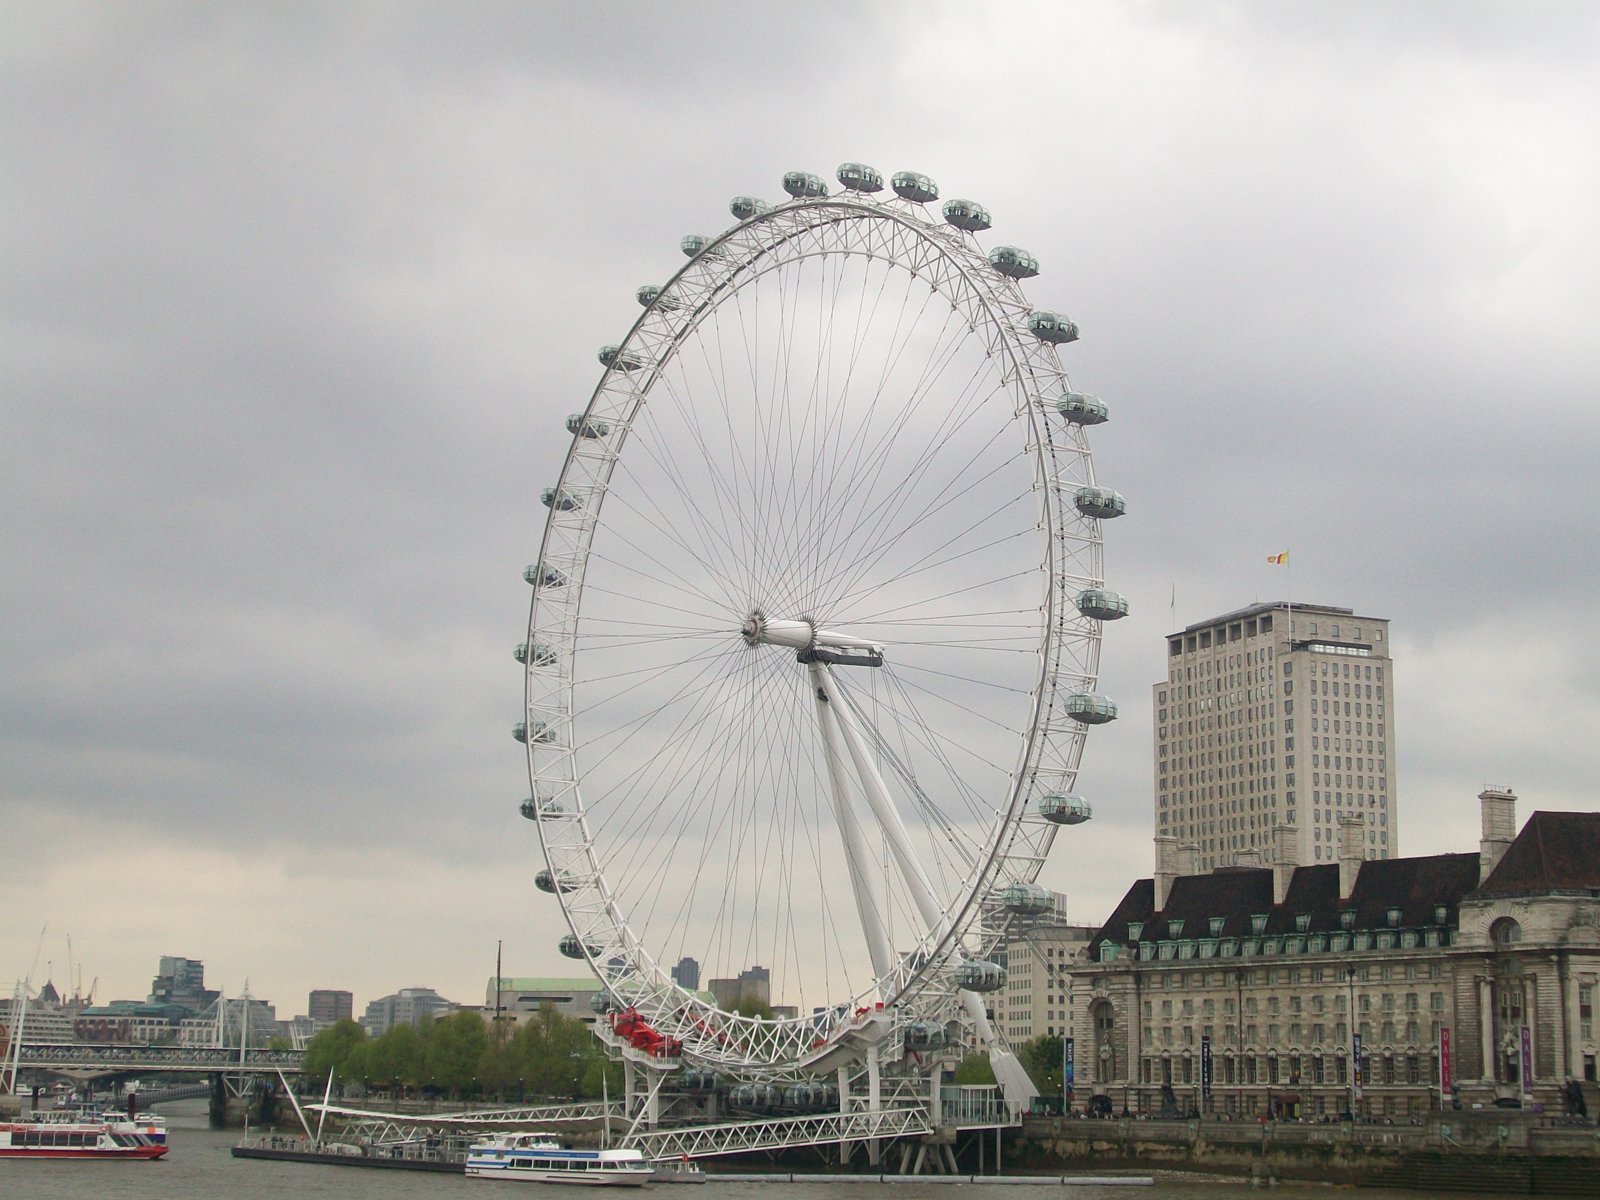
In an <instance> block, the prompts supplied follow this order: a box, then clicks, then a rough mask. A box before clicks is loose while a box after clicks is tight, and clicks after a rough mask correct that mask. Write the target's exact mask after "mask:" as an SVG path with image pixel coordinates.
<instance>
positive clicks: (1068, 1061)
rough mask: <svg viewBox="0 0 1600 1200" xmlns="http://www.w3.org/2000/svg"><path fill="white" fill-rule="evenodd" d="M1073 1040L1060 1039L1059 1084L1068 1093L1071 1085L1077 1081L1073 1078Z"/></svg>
mask: <svg viewBox="0 0 1600 1200" xmlns="http://www.w3.org/2000/svg"><path fill="white" fill-rule="evenodd" d="M1073 1042H1074V1039H1072V1038H1062V1039H1061V1086H1062V1087H1063V1088H1064V1089H1065V1090H1066V1092H1067V1093H1068V1095H1070V1094H1071V1093H1072V1085H1073V1084H1074V1083H1076V1082H1077V1080H1076V1079H1075V1078H1074V1076H1075V1074H1076V1073H1077V1063H1076V1061H1075V1059H1076V1049H1075V1047H1074V1045H1073Z"/></svg>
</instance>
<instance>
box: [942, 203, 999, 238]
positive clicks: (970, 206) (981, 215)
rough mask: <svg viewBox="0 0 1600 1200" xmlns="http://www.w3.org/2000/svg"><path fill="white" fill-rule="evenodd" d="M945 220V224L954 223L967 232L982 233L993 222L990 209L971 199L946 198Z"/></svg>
mask: <svg viewBox="0 0 1600 1200" xmlns="http://www.w3.org/2000/svg"><path fill="white" fill-rule="evenodd" d="M944 220H945V224H947V225H954V226H955V227H956V228H957V229H961V230H965V231H966V232H967V233H982V232H983V231H984V230H985V229H987V228H989V226H990V225H991V224H992V222H991V221H990V220H989V210H988V209H987V208H985V207H984V206H983V205H981V204H976V203H974V202H973V201H971V200H946V201H945V202H944Z"/></svg>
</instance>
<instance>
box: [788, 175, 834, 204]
mask: <svg viewBox="0 0 1600 1200" xmlns="http://www.w3.org/2000/svg"><path fill="white" fill-rule="evenodd" d="M783 190H784V191H786V192H788V193H789V195H791V196H793V197H794V198H795V199H796V200H804V199H807V198H808V197H809V198H812V199H815V198H817V197H821V196H826V195H827V194H828V185H827V184H825V183H823V182H822V180H820V179H818V178H817V177H816V176H815V175H811V174H808V173H807V172H805V171H790V172H789V173H788V174H786V175H785V176H784V177H783Z"/></svg>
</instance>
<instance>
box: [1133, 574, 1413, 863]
mask: <svg viewBox="0 0 1600 1200" xmlns="http://www.w3.org/2000/svg"><path fill="white" fill-rule="evenodd" d="M1392 667H1393V663H1392V661H1391V660H1390V658H1389V622H1388V621H1387V620H1385V619H1383V618H1381V617H1363V616H1358V615H1356V613H1355V612H1354V610H1352V609H1348V608H1330V607H1327V606H1326V605H1320V604H1292V605H1291V604H1288V603H1285V602H1281V601H1280V602H1277V603H1271V604H1256V605H1252V606H1251V607H1249V608H1244V609H1240V610H1239V611H1238V612H1231V613H1227V614H1225V615H1223V616H1220V617H1213V618H1212V619H1211V620H1209V621H1201V622H1199V623H1197V624H1194V625H1190V626H1188V627H1187V628H1186V629H1184V630H1183V631H1182V632H1181V633H1174V634H1170V635H1168V637H1167V677H1166V679H1165V680H1163V681H1162V682H1160V683H1157V684H1156V685H1155V688H1154V689H1153V690H1154V693H1155V695H1154V700H1155V704H1154V706H1153V712H1154V716H1155V755H1156V830H1155V831H1156V834H1157V835H1158V836H1167V837H1174V838H1176V839H1178V841H1179V843H1180V844H1181V845H1185V846H1193V847H1195V852H1194V856H1193V863H1194V867H1195V869H1196V870H1201V871H1206V870H1210V869H1212V868H1213V867H1219V866H1229V865H1234V864H1238V863H1248V864H1264V863H1267V862H1270V861H1272V859H1273V858H1274V857H1275V856H1278V855H1280V854H1281V853H1282V852H1281V851H1280V850H1279V849H1278V847H1280V846H1288V847H1289V852H1290V853H1293V854H1295V855H1296V860H1297V861H1298V862H1301V863H1319V862H1334V861H1337V858H1338V846H1339V842H1338V834H1337V833H1336V830H1337V829H1338V828H1339V820H1340V818H1341V817H1343V816H1344V815H1345V814H1346V813H1353V814H1358V815H1360V816H1361V817H1362V818H1363V820H1364V821H1365V822H1366V826H1367V857H1368V858H1394V857H1397V856H1398V855H1399V853H1400V838H1399V822H1398V810H1397V803H1396V801H1397V797H1396V794H1395V779H1394V672H1393V669H1392ZM1279 826H1283V827H1285V829H1286V834H1287V836H1286V837H1279V836H1276V834H1275V831H1276V830H1277V828H1278V827H1279Z"/></svg>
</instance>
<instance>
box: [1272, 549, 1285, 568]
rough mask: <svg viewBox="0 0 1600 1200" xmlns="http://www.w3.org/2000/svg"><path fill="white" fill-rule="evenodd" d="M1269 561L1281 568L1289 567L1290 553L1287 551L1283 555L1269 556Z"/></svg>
mask: <svg viewBox="0 0 1600 1200" xmlns="http://www.w3.org/2000/svg"><path fill="white" fill-rule="evenodd" d="M1267 561H1268V562H1269V563H1277V564H1279V565H1280V566H1287V565H1288V563H1289V552H1288V551H1287V550H1285V551H1283V553H1281V554H1269V555H1267Z"/></svg>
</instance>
